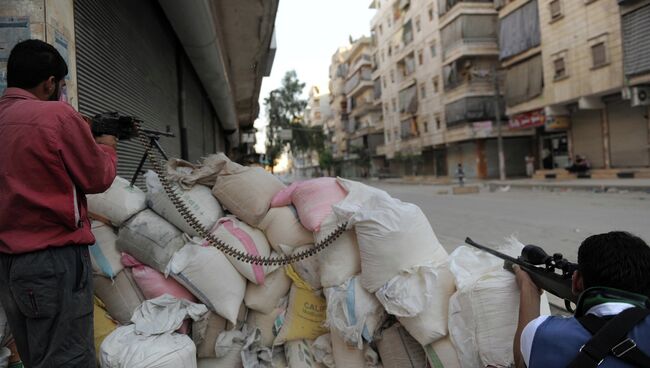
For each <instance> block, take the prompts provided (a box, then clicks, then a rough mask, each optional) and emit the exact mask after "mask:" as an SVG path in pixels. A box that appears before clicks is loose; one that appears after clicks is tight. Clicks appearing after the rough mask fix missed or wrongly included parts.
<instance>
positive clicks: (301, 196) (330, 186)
mask: <svg viewBox="0 0 650 368" xmlns="http://www.w3.org/2000/svg"><path fill="white" fill-rule="evenodd" d="M343 198H345V192H344V191H343V189H342V188H341V187H340V186H339V184H338V183H337V182H336V179H334V178H318V179H310V180H305V181H302V182H296V183H293V184H292V185H291V186H289V187H287V188H285V189H283V190H282V191H280V192H279V193H278V194H276V196H275V197H274V198H273V201H272V202H271V207H282V206H287V205H289V204H291V203H293V205H294V206H295V207H296V209H297V210H298V217H299V218H300V222H301V223H302V225H303V226H304V227H305V228H307V230H309V231H318V230H320V225H321V222H323V220H324V219H325V218H326V217H327V216H328V215H329V214H330V213H332V205H334V204H336V203H338V202H340V201H341V200H343Z"/></svg>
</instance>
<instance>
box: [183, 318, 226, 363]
mask: <svg viewBox="0 0 650 368" xmlns="http://www.w3.org/2000/svg"><path fill="white" fill-rule="evenodd" d="M227 325H228V321H226V319H225V318H223V317H221V316H220V315H218V314H216V313H214V312H208V313H207V314H205V315H204V316H203V318H201V319H199V320H197V321H194V323H192V341H194V344H195V345H196V355H197V356H198V357H199V358H214V357H216V355H215V351H214V347H215V343H216V342H217V337H218V336H219V334H221V333H222V332H223V331H225V330H226V327H227ZM199 366H200V364H199Z"/></svg>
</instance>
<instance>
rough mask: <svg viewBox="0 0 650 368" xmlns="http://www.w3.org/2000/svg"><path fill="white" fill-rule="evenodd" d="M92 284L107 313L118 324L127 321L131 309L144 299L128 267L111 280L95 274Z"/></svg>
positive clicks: (129, 317) (133, 309) (131, 313)
mask: <svg viewBox="0 0 650 368" xmlns="http://www.w3.org/2000/svg"><path fill="white" fill-rule="evenodd" d="M93 284H94V289H95V295H97V296H98V297H99V299H101V300H102V302H103V303H104V305H105V306H106V310H107V311H108V314H109V315H110V316H111V317H113V319H115V320H116V321H118V322H119V323H120V324H127V323H129V322H130V321H131V316H132V315H133V311H135V309H136V308H137V307H138V306H140V304H142V302H143V301H144V300H145V298H144V295H142V291H141V290H140V288H139V287H138V285H137V284H136V282H135V280H134V279H133V274H132V273H131V270H130V269H124V270H122V272H120V273H118V274H117V276H116V277H115V279H113V280H111V279H109V278H106V277H104V276H99V275H95V276H94V277H93Z"/></svg>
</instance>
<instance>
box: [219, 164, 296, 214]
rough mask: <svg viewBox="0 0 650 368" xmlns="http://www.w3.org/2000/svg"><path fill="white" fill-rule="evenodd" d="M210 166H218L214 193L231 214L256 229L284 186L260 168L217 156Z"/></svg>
mask: <svg viewBox="0 0 650 368" xmlns="http://www.w3.org/2000/svg"><path fill="white" fill-rule="evenodd" d="M211 160H212V161H213V162H212V163H211V165H213V166H215V167H219V168H220V170H219V171H218V174H217V175H218V176H217V179H216V183H215V185H214V187H213V188H212V194H214V196H215V197H217V199H218V200H219V203H221V204H222V205H223V206H224V207H225V208H226V209H228V211H230V212H232V213H233V214H235V216H237V217H238V218H240V219H241V220H242V221H244V222H246V223H247V224H249V225H252V226H257V225H258V224H259V223H260V222H262V219H264V216H266V213H267V212H268V211H269V208H270V206H271V200H273V196H275V195H276V194H277V193H278V192H279V191H281V190H282V189H283V188H284V187H285V185H284V184H282V182H281V181H280V180H279V179H278V178H276V177H275V176H273V174H271V173H269V172H267V171H266V170H264V169H263V168H261V167H244V166H241V165H239V164H236V163H234V162H232V161H230V160H229V159H228V158H227V157H226V156H225V155H223V154H217V155H216V156H214V159H212V158H211Z"/></svg>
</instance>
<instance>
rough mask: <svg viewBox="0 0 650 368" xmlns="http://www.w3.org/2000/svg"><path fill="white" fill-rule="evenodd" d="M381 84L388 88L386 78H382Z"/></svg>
mask: <svg viewBox="0 0 650 368" xmlns="http://www.w3.org/2000/svg"><path fill="white" fill-rule="evenodd" d="M381 83H382V84H383V85H384V88H386V77H385V76H384V77H381Z"/></svg>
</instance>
